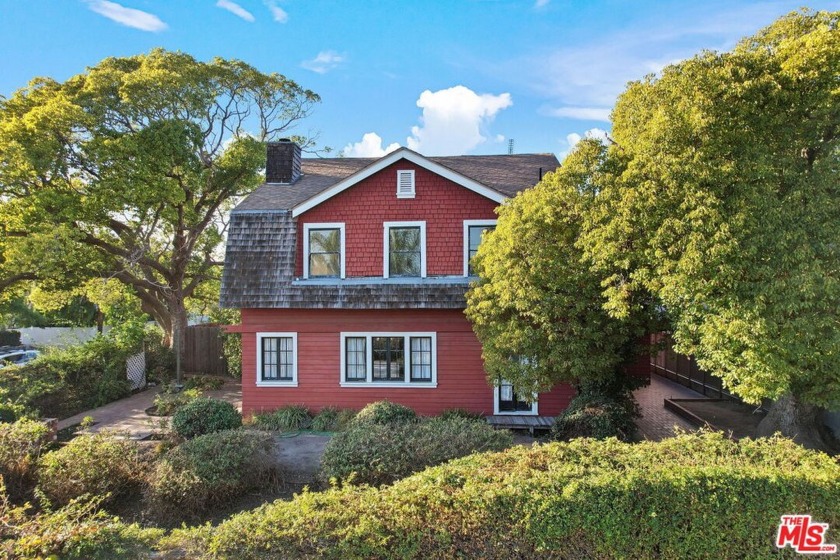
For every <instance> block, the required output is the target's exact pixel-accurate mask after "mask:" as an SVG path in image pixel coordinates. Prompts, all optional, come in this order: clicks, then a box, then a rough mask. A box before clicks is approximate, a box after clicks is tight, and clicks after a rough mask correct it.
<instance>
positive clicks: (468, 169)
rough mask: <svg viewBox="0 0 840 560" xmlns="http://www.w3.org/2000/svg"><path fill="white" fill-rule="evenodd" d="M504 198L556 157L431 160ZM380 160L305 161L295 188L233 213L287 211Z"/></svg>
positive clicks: (264, 189) (279, 188)
mask: <svg viewBox="0 0 840 560" xmlns="http://www.w3.org/2000/svg"><path fill="white" fill-rule="evenodd" d="M428 159H429V160H431V161H433V162H435V163H437V164H439V165H442V166H444V167H447V168H449V169H451V170H452V171H455V172H456V173H460V174H461V175H464V176H465V177H468V178H470V179H472V180H474V181H477V182H479V183H481V184H482V185H484V186H486V187H489V188H491V189H493V190H495V191H498V192H500V193H502V194H503V195H505V196H515V195H516V193H517V192H520V191H523V190H525V189H527V188H530V187H533V186H534V185H535V184H536V183H537V182H538V181H539V179H540V169H542V172H543V173H547V172H549V171H554V170H555V169H556V168H557V166H558V165H560V163H559V162H558V161H557V157H556V156H555V155H554V154H514V155H492V156H448V157H430V158H428ZM376 161H378V160H377V159H376V158H304V159H303V160H302V165H301V168H302V171H303V176H302V177H301V178H300V179H299V180H298V181H297V182H296V183H294V184H292V185H272V184H265V185H262V186H261V187H259V188H258V189H257V190H256V191H254V192H253V193H252V194H250V195H249V196H248V197H247V198H246V199H245V200H243V201H242V202H241V203H240V204H239V206H237V207H236V209H235V210H234V212H241V211H255V210H288V209H291V208H293V207H295V206H297V205H298V204H300V203H301V202H304V201H306V200H308V199H310V198H312V197H313V196H316V195H318V194H319V193H321V192H322V191H324V190H326V189H328V188H330V187H331V186H333V185H335V184H336V183H338V182H340V181H341V180H343V179H346V178H347V177H349V176H350V175H352V174H354V173H356V172H357V171H360V170H362V169H364V168H365V167H367V166H368V165H371V164H373V163H375V162H376Z"/></svg>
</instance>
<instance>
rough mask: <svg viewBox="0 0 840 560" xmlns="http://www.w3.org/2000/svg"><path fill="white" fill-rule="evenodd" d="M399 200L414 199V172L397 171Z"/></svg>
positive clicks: (411, 170) (407, 170) (409, 170)
mask: <svg viewBox="0 0 840 560" xmlns="http://www.w3.org/2000/svg"><path fill="white" fill-rule="evenodd" d="M397 198H414V170H413V169H401V170H399V171H397Z"/></svg>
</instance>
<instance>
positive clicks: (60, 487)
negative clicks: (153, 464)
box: [38, 432, 144, 506]
mask: <svg viewBox="0 0 840 560" xmlns="http://www.w3.org/2000/svg"><path fill="white" fill-rule="evenodd" d="M39 467H40V468H39V471H38V489H39V490H41V491H42V492H43V493H44V495H45V496H46V497H47V498H48V499H49V500H50V502H52V504H53V505H59V506H63V505H66V504H68V503H69V502H70V501H71V500H72V499H74V498H78V497H81V496H82V495H83V494H90V495H93V496H101V497H102V498H103V501H104V502H106V503H113V502H115V501H117V500H118V499H119V498H122V497H123V496H125V495H127V494H130V493H131V492H132V491H135V490H137V489H138V488H139V486H140V484H141V483H142V481H143V474H144V472H143V471H144V465H143V463H142V461H141V460H140V452H139V448H138V447H137V443H136V442H134V441H131V440H128V439H121V438H118V437H117V436H116V435H115V434H113V433H107V432H100V433H97V434H90V435H80V436H77V437H75V438H73V439H72V440H70V441H69V442H68V443H67V445H65V446H64V447H62V448H60V449H58V450H56V451H51V452H49V453H47V454H46V455H43V456H42V457H41V459H40V461H39ZM106 494H109V495H108V496H106Z"/></svg>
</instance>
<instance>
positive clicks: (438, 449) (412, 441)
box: [321, 417, 513, 485]
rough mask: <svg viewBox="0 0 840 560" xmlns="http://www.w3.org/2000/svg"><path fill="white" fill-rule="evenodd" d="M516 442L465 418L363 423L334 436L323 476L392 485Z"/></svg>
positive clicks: (399, 419) (323, 463)
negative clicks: (440, 466) (432, 467)
mask: <svg viewBox="0 0 840 560" xmlns="http://www.w3.org/2000/svg"><path fill="white" fill-rule="evenodd" d="M357 418H358V417H357ZM512 443H513V441H512V438H511V435H510V432H508V431H504V430H503V431H497V430H494V429H493V428H491V427H490V426H488V425H487V423H486V422H484V420H480V421H476V420H472V419H469V418H463V417H449V418H430V419H424V420H422V421H420V422H417V423H406V422H405V421H403V419H402V418H398V419H396V420H394V423H392V424H361V425H356V426H353V427H351V428H350V429H348V430H347V431H344V432H341V433H338V434H336V435H335V436H333V438H332V439H331V440H330V442H329V443H328V444H327V447H326V449H325V450H324V455H323V457H322V458H321V476H322V478H323V479H324V480H325V481H329V480H330V479H332V478H336V479H339V480H346V479H348V478H351V479H352V482H353V483H356V484H360V483H364V484H374V485H379V484H390V483H392V482H394V481H395V480H399V479H401V478H405V477H406V476H408V475H410V474H412V473H415V472H417V471H421V470H423V469H425V468H426V467H429V466H432V465H439V464H441V463H444V462H446V461H449V460H450V459H455V458H456V457H463V456H465V455H469V454H470V453H475V452H478V451H501V450H502V449H505V448H507V447H510V445H511V444H512Z"/></svg>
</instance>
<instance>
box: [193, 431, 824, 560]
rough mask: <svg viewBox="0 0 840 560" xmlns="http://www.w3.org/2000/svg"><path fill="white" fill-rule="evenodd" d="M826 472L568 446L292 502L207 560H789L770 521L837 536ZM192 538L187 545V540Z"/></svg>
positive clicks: (762, 458) (680, 445) (639, 449)
mask: <svg viewBox="0 0 840 560" xmlns="http://www.w3.org/2000/svg"><path fill="white" fill-rule="evenodd" d="M838 503H840V464H838V463H837V462H836V461H835V460H833V459H831V458H830V457H828V456H826V455H824V454H820V453H816V452H812V451H808V450H805V449H803V448H802V447H800V446H798V445H796V444H794V443H793V442H791V441H789V440H784V439H779V438H772V439H765V440H758V441H753V440H742V441H741V442H733V441H730V440H728V439H727V438H725V437H724V436H723V435H722V434H709V433H707V434H703V435H693V434H692V435H683V436H680V437H677V438H672V439H668V440H664V441H662V442H644V443H639V444H632V445H631V444H626V443H622V442H619V441H617V440H615V439H608V440H592V439H580V440H575V441H572V442H568V443H550V444H547V445H539V446H535V447H533V448H526V447H521V446H516V447H513V448H512V449H510V450H508V451H505V452H503V453H492V454H480V455H472V456H470V457H466V458H463V459H458V460H456V461H453V462H450V463H448V464H446V465H442V466H438V467H435V468H431V469H428V470H426V471H424V472H422V473H419V474H417V475H414V476H412V477H410V478H407V479H405V480H402V481H399V482H397V483H395V484H394V485H393V486H388V487H384V488H381V489H375V488H370V487H355V486H346V487H344V488H341V489H333V490H329V491H326V492H318V493H303V494H302V495H299V496H297V497H296V498H295V499H293V500H291V501H288V502H284V501H277V502H274V503H273V504H269V505H265V506H262V507H260V508H258V509H256V510H253V511H251V512H246V513H241V514H238V515H235V516H233V517H231V518H230V519H228V520H227V521H225V522H223V523H221V524H220V525H219V526H218V527H216V528H214V530H213V531H212V533H211V532H209V531H208V532H206V533H205V534H204V535H203V536H204V547H205V550H206V552H207V553H208V554H209V555H212V557H213V558H222V559H225V558H237V559H242V560H248V559H252V558H253V559H256V558H272V557H276V558H288V559H295V558H325V559H339V558H406V559H410V558H417V559H421V558H488V559H507V558H511V557H517V558H593V559H610V558H616V559H617V558H631V559H647V558H685V559H701V558H703V559H713V558H743V559H748V560H750V559H756V560H758V559H765V558H776V557H793V556H794V554H793V553H792V552H791V551H786V552H780V551H778V550H777V549H776V548H775V546H774V544H773V543H774V537H775V535H776V530H777V527H778V525H779V521H780V516H781V515H783V514H786V513H790V512H797V513H808V514H811V515H812V516H813V517H814V519H816V520H818V521H820V522H822V523H828V524H829V527H830V530H829V533H828V535H827V537H828V542H837V541H838V540H840V539H838V536H837V532H836V530H837V529H836V528H837V527H838V526H840V508H838V507H837V504H838ZM194 536H199V535H195V534H194Z"/></svg>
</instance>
